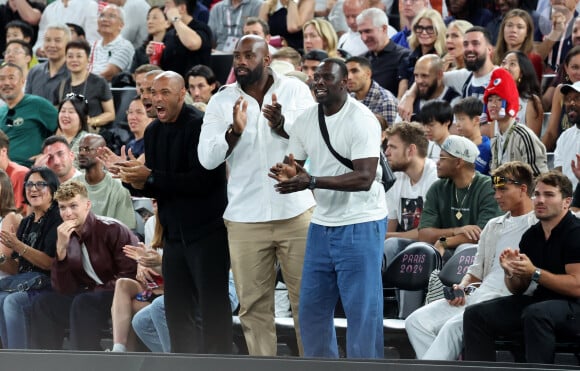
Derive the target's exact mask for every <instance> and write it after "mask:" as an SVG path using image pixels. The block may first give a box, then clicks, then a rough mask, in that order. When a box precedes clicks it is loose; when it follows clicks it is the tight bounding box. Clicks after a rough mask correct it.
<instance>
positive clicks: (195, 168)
mask: <svg viewBox="0 0 580 371" xmlns="http://www.w3.org/2000/svg"><path fill="white" fill-rule="evenodd" d="M148 76H149V75H148ZM142 87H143V86H142ZM151 95H152V100H153V105H154V109H155V110H156V112H157V119H156V120H154V121H153V122H152V123H151V124H149V126H148V127H147V129H146V130H145V137H144V138H145V152H144V153H145V163H144V164H142V163H141V162H139V161H136V160H130V161H127V162H124V163H121V164H120V165H119V176H120V178H121V179H122V180H123V182H125V183H127V184H130V185H131V186H132V187H133V188H135V189H138V190H141V192H142V193H143V195H145V196H147V197H153V198H155V199H156V200H157V203H158V209H157V210H158V217H159V219H158V220H159V222H160V224H161V226H162V227H163V238H164V246H163V251H164V253H163V278H164V282H165V297H164V305H165V311H166V317H167V326H168V328H169V337H170V343H171V351H172V352H174V353H202V354H208V353H211V354H224V353H225V354H227V353H231V348H232V312H231V308H230V304H229V299H228V272H229V265H230V264H229V256H228V242H227V235H226V228H225V225H224V221H223V219H222V215H223V212H224V210H225V207H226V204H227V198H226V166H225V164H223V163H222V164H220V165H219V166H216V168H215V169H213V170H206V169H205V168H204V167H203V166H202V164H201V163H200V161H199V160H198V156H197V144H198V141H199V138H200V137H199V135H200V132H201V126H202V119H203V113H202V112H201V111H199V110H198V109H196V108H194V107H192V106H189V105H187V104H185V96H186V90H185V82H184V80H183V77H181V75H180V74H178V73H177V72H173V71H166V72H163V73H161V74H159V75H158V76H157V77H155V79H154V80H153V85H152V86H151ZM222 138H223V135H222Z"/></svg>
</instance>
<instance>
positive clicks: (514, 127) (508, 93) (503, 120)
mask: <svg viewBox="0 0 580 371" xmlns="http://www.w3.org/2000/svg"><path fill="white" fill-rule="evenodd" d="M483 102H484V103H485V113H486V114H487V117H488V121H494V122H496V123H497V124H496V130H495V137H494V138H493V139H492V140H491V166H490V169H491V170H494V169H496V168H497V167H498V166H499V165H501V164H504V163H506V162H509V161H522V162H524V163H526V164H528V165H530V166H531V167H532V171H533V172H534V176H538V175H539V174H540V173H545V172H547V171H548V161H547V155H546V147H545V146H544V144H543V143H542V141H541V140H540V139H539V138H538V137H537V136H536V134H535V133H534V132H533V131H532V130H530V129H529V128H528V127H527V126H526V125H525V123H520V124H518V123H517V122H516V119H515V117H516V115H517V113H518V109H519V107H520V103H519V94H518V89H517V87H516V83H515V81H514V79H513V77H512V76H511V75H510V73H509V72H508V71H507V70H505V69H503V68H497V69H495V70H494V71H493V72H492V73H491V79H490V80H489V85H488V86H487V88H486V89H485V93H484V94H483Z"/></svg>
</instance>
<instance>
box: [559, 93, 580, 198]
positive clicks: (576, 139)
mask: <svg viewBox="0 0 580 371" xmlns="http://www.w3.org/2000/svg"><path fill="white" fill-rule="evenodd" d="M560 92H562V94H563V95H564V109H565V110H566V113H567V114H568V122H569V123H570V124H571V125H574V126H571V127H570V128H569V129H566V130H565V131H564V132H562V134H560V137H559V138H558V141H557V142H556V149H555V150H554V169H556V170H560V171H561V172H562V173H563V174H564V175H566V176H567V177H568V179H570V181H571V182H572V186H573V187H574V189H575V188H576V186H577V185H578V179H577V178H576V176H575V175H574V172H573V171H572V167H571V166H570V164H571V162H572V161H576V154H580V82H575V83H574V84H573V85H563V86H562V89H561V90H560Z"/></svg>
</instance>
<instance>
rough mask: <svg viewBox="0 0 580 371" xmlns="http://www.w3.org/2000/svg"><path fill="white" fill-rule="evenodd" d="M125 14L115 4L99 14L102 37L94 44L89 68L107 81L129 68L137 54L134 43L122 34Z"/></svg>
mask: <svg viewBox="0 0 580 371" xmlns="http://www.w3.org/2000/svg"><path fill="white" fill-rule="evenodd" d="M124 16H125V15H124V12H123V9H121V8H120V7H118V6H117V5H114V4H109V5H107V6H106V7H105V8H104V9H103V11H102V12H101V13H100V14H99V20H98V22H97V24H98V28H97V30H98V32H99V35H101V38H100V39H99V40H98V41H97V42H96V43H94V44H93V47H92V51H91V55H92V57H91V58H92V60H91V62H92V63H91V66H90V67H89V68H90V70H91V72H92V73H94V74H96V75H100V76H102V77H103V78H105V80H107V81H111V80H112V79H113V77H115V76H116V75H118V74H119V73H120V72H123V71H124V70H127V69H129V67H130V66H131V62H132V60H133V54H135V49H134V48H133V45H131V43H130V42H129V41H127V40H126V39H125V38H124V37H123V36H121V30H122V29H123V26H124V25H125V17H124Z"/></svg>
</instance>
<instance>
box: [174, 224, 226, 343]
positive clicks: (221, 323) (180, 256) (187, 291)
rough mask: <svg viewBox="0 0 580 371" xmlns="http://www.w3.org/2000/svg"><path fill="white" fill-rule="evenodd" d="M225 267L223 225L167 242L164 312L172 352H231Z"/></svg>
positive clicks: (224, 230)
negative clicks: (190, 237) (194, 237)
mask: <svg viewBox="0 0 580 371" xmlns="http://www.w3.org/2000/svg"><path fill="white" fill-rule="evenodd" d="M229 269H230V259H229V251H228V240H227V232H226V228H225V226H223V227H220V228H218V229H215V230H212V231H208V234H207V235H206V236H204V238H202V239H200V240H196V241H193V242H188V241H175V240H168V241H166V242H165V246H164V248H163V277H164V281H165V314H166V317H167V326H168V328H169V337H170V339H171V351H172V352H174V353H209V354H219V353H221V354H228V353H231V351H232V310H231V307H230V301H229V295H228V272H229ZM197 314H199V316H198V315H197ZM199 317H201V319H200V318H199ZM199 322H201V323H199Z"/></svg>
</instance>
